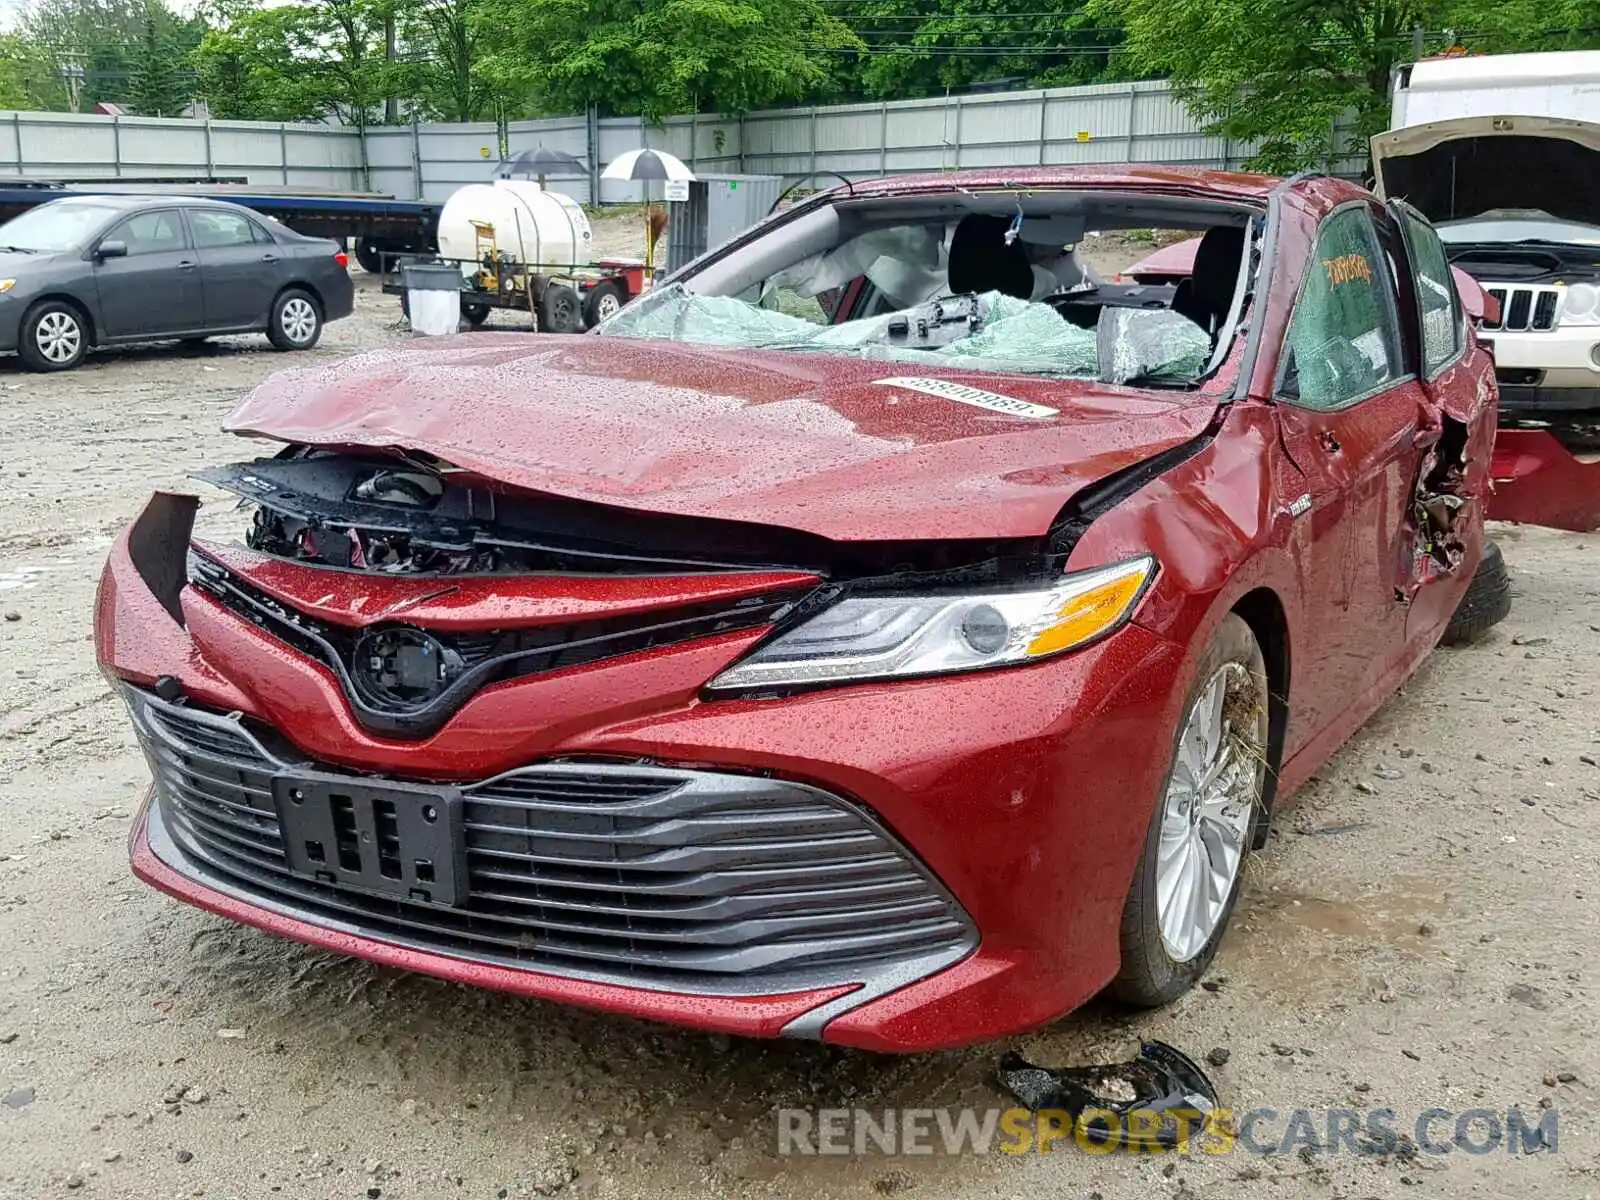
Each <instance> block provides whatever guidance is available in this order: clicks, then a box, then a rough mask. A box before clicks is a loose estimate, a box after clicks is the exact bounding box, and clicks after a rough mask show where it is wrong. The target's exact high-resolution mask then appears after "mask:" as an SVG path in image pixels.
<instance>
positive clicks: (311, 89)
mask: <svg viewBox="0 0 1600 1200" xmlns="http://www.w3.org/2000/svg"><path fill="white" fill-rule="evenodd" d="M393 11H394V9H393V5H392V3H391V0H294V2H292V3H287V4H279V5H274V6H271V7H255V6H253V5H250V4H248V3H237V2H236V3H228V4H224V5H214V6H213V7H212V8H211V9H210V10H208V18H209V20H210V21H211V22H212V28H211V29H210V30H209V31H208V32H207V33H206V35H205V37H204V39H203V40H202V41H201V43H200V45H199V47H198V48H197V49H196V50H195V52H194V53H193V55H192V56H191V59H192V62H193V64H194V67H195V71H196V73H197V74H198V76H199V80H200V88H201V90H202V92H203V94H204V95H205V97H206V100H207V102H208V104H209V105H210V108H211V111H212V113H213V114H214V115H216V116H219V117H226V118H233V119H240V120H263V121H314V120H322V119H324V118H326V117H330V116H333V117H337V118H338V119H340V120H342V121H344V122H345V123H347V124H350V125H355V126H358V127H365V126H367V125H370V124H374V123H376V122H377V121H379V120H380V119H381V117H382V112H383V105H384V101H385V100H387V99H388V98H389V96H390V94H391V90H392V89H393V88H395V87H398V86H401V84H402V72H401V71H400V70H399V69H398V68H397V67H396V66H395V65H393V64H391V63H389V62H387V61H386V59H385V53H384V27H385V23H386V21H387V20H388V19H389V16H390V14H391V13H392V12H393Z"/></svg>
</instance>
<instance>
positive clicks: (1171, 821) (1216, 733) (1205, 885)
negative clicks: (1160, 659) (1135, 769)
mask: <svg viewBox="0 0 1600 1200" xmlns="http://www.w3.org/2000/svg"><path fill="white" fill-rule="evenodd" d="M1266 702H1267V697H1266V694H1265V681H1264V680H1261V679H1259V678H1258V677H1256V676H1255V675H1253V674H1252V673H1251V672H1250V671H1249V670H1247V669H1246V668H1245V667H1244V666H1242V665H1241V664H1239V663H1237V662H1231V663H1224V664H1223V665H1222V666H1221V667H1220V668H1218V670H1217V672H1216V673H1215V674H1214V675H1212V677H1211V679H1210V680H1209V681H1208V682H1207V684H1206V686H1205V688H1204V689H1203V690H1202V691H1201V693H1200V695H1199V697H1198V699H1196V700H1195V702H1194V706H1193V707H1192V708H1191V709H1190V710H1189V713H1188V716H1187V718H1186V720H1185V724H1184V728H1183V733H1182V735H1181V736H1180V738H1179V740H1178V752H1177V755H1176V756H1175V758H1174V761H1173V765H1172V775H1171V777H1170V778H1169V779H1168V781H1167V792H1166V798H1165V800H1164V801H1163V804H1162V813H1161V833H1160V843H1159V846H1158V849H1157V858H1156V909H1157V913H1158V915H1159V920H1160V926H1161V942H1162V945H1163V946H1164V947H1165V948H1166V951H1167V953H1168V954H1169V955H1171V956H1172V959H1173V961H1175V962H1178V963H1184V962H1188V961H1189V960H1190V959H1192V958H1194V957H1195V956H1196V955H1198V954H1199V953H1200V952H1201V951H1202V950H1203V949H1204V948H1205V946H1206V944H1207V943H1208V942H1209V941H1210V940H1211V938H1212V935H1213V934H1214V933H1215V932H1216V929H1217V923H1218V922H1219V921H1220V920H1221V919H1222V915H1223V913H1224V912H1225V911H1226V909H1227V907H1228V898H1229V897H1230V896H1231V895H1232V894H1233V886H1234V881H1235V880H1236V879H1237V878H1238V874H1239V869H1240V865H1241V864H1242V863H1243V861H1244V852H1245V844H1246V840H1247V839H1248V838H1249V836H1250V828H1251V823H1252V817H1253V814H1254V810H1255V806H1256V804H1257V803H1259V801H1260V796H1261V779H1262V772H1261V769H1260V768H1261V746H1262V744H1263V741H1264V733H1265V713H1266ZM1240 724H1249V725H1251V726H1253V727H1252V728H1239V727H1238V726H1239V725H1240Z"/></svg>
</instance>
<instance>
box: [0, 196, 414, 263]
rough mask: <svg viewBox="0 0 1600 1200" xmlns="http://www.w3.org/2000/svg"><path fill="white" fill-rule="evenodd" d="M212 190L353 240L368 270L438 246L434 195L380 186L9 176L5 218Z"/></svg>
mask: <svg viewBox="0 0 1600 1200" xmlns="http://www.w3.org/2000/svg"><path fill="white" fill-rule="evenodd" d="M104 195H119V196H128V195H134V196H206V197H210V198H212V199H216V200H232V201H233V202H234V203H236V204H242V205H244V206H245V207H246V208H253V209H255V210H256V211H257V212H259V213H261V214H263V215H264V216H269V217H272V218H274V219H275V220H278V221H281V222H282V223H283V224H284V225H287V226H288V227H289V228H290V229H293V230H294V231H295V232H296V233H303V234H306V235H307V236H309V237H326V238H333V239H335V240H337V241H344V242H347V243H349V244H351V245H352V246H353V248H354V250H355V256H356V261H357V262H359V263H360V264H361V266H362V269H363V270H367V271H372V272H374V273H376V272H378V271H380V270H381V269H382V256H383V255H384V254H432V253H435V252H436V251H437V250H438V248H439V210H440V209H441V208H443V207H444V206H443V205H442V204H439V203H435V202H434V201H431V200H397V199H396V198H395V197H393V196H386V195H383V194H380V193H377V192H328V191H318V190H314V189H309V188H294V187H277V186H273V185H264V184H251V183H246V182H244V181H242V180H233V179H219V178H216V177H206V178H196V179H172V178H159V179H127V178H122V179H76V180H63V179H24V178H16V179H3V180H0V220H5V221H9V220H10V219H11V218H12V217H14V216H16V215H17V214H18V213H22V212H26V211H27V210H28V209H30V208H33V207H34V206H35V205H39V204H45V203H47V202H49V201H51V200H62V199H65V198H67V197H69V196H80V197H88V196H104Z"/></svg>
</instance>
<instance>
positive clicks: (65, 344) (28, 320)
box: [17, 300, 89, 371]
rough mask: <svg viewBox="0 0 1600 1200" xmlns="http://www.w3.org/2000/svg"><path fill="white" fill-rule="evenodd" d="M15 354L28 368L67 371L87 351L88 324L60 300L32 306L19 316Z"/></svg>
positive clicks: (81, 316) (81, 358) (81, 315)
mask: <svg viewBox="0 0 1600 1200" xmlns="http://www.w3.org/2000/svg"><path fill="white" fill-rule="evenodd" d="M21 332H22V336H21V338H20V339H19V340H18V342H17V353H18V354H19V355H20V356H21V358H22V361H23V362H24V363H25V364H26V365H27V366H28V368H29V369H30V370H34V371H70V370H72V368H73V367H75V366H77V365H78V364H79V363H81V362H82V361H83V356H84V355H85V354H87V353H88V352H89V325H88V322H87V321H85V320H84V319H83V314H82V313H81V312H79V311H78V310H77V309H76V308H74V307H73V306H72V305H70V304H67V303H65V302H64V301H61V300H46V301H44V303H42V304H37V305H35V306H34V307H33V308H32V309H31V310H30V311H29V312H28V315H27V316H25V317H24V318H23V319H22V331H21Z"/></svg>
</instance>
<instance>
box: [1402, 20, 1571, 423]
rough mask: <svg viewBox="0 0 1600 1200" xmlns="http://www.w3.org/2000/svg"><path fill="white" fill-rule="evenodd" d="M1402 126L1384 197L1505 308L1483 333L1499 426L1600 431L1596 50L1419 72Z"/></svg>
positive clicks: (1432, 66)
mask: <svg viewBox="0 0 1600 1200" xmlns="http://www.w3.org/2000/svg"><path fill="white" fill-rule="evenodd" d="M1392 122H1393V127H1392V128H1391V129H1390V130H1389V131H1388V132H1387V133H1382V134H1379V135H1378V136H1377V137H1376V138H1374V139H1373V142H1372V164H1373V174H1374V175H1375V177H1376V183H1377V189H1378V192H1379V194H1380V195H1383V196H1385V197H1399V198H1403V199H1405V200H1408V201H1409V202H1410V203H1411V204H1413V205H1414V206H1415V207H1417V208H1419V209H1421V210H1422V212H1423V213H1424V214H1425V215H1426V216H1427V217H1428V219H1429V220H1431V221H1432V222H1433V223H1434V225H1435V227H1436V228H1437V229H1438V231H1439V236H1440V238H1441V239H1442V240H1443V241H1444V243H1445V247H1446V250H1447V252H1448V253H1449V255H1450V259H1451V261H1452V262H1453V263H1454V265H1456V266H1458V267H1460V268H1461V269H1462V270H1464V271H1466V272H1467V273H1468V274H1469V275H1471V276H1473V277H1474V278H1475V279H1477V280H1478V282H1479V283H1480V284H1482V285H1483V287H1484V290H1485V291H1487V292H1488V293H1489V294H1490V295H1492V296H1494V298H1495V299H1496V300H1498V301H1499V302H1500V320H1499V321H1498V322H1497V323H1485V325H1484V327H1483V333H1484V335H1485V339H1486V340H1489V341H1492V343H1493V345H1494V354H1495V363H1496V367H1497V368H1498V371H1497V373H1498V375H1499V380H1500V407H1501V412H1502V414H1503V419H1504V418H1510V419H1511V422H1512V423H1513V424H1515V422H1516V419H1517V418H1519V417H1524V416H1526V417H1537V418H1540V419H1545V420H1549V421H1550V422H1551V424H1552V425H1556V424H1559V425H1560V426H1561V427H1563V428H1564V429H1568V430H1572V431H1573V432H1574V433H1575V434H1577V433H1582V432H1583V431H1584V430H1585V429H1589V427H1592V429H1591V430H1590V432H1595V431H1600V50H1577V51H1563V52H1559V53H1549V54H1504V55H1486V56H1481V57H1457V58H1439V59H1431V60H1428V61H1425V62H1418V63H1413V64H1410V65H1409V66H1405V67H1402V68H1400V69H1399V71H1397V72H1396V76H1395V81H1394V110H1393V116H1392ZM1564 440H1565V441H1566V442H1567V444H1568V445H1569V446H1570V445H1573V444H1575V440H1576V441H1587V440H1589V439H1588V438H1587V437H1582V438H1577V439H1572V438H1569V439H1564Z"/></svg>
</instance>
